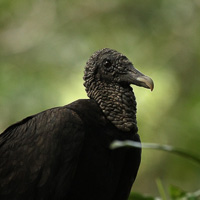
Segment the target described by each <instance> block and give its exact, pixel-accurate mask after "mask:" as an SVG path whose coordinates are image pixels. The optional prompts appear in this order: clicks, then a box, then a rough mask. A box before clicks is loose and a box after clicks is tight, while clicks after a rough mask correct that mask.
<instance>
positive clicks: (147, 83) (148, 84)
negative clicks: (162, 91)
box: [136, 75, 154, 91]
mask: <svg viewBox="0 0 200 200" xmlns="http://www.w3.org/2000/svg"><path fill="white" fill-rule="evenodd" d="M136 80H137V81H138V83H139V85H138V86H142V87H145V88H149V89H150V90H151V91H153V88H154V83H153V80H152V79H151V78H150V77H148V76H145V75H143V76H139V77H138V78H136Z"/></svg>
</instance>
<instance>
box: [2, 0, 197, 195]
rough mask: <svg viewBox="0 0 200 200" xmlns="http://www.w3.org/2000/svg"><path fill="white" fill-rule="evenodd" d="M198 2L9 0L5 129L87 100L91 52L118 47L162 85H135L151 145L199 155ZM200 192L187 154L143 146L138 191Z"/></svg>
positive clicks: (5, 4)
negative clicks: (170, 188)
mask: <svg viewBox="0 0 200 200" xmlns="http://www.w3.org/2000/svg"><path fill="white" fill-rule="evenodd" d="M199 39H200V1H199V0H177V1H174V0H151V1H149V0H110V1H107V0H102V1H97V0H95V1H92V0H84V1H82V0H68V1H64V0H29V1H27V0H18V1H12V0H0V113H1V115H0V132H2V131H3V130H4V129H5V128H6V127H7V126H9V125H10V124H12V123H14V122H16V121H18V120H21V119H22V118H24V117H26V116H28V115H31V114H35V113H37V112H40V111H42V110H45V109H48V108H51V107H55V106H61V105H65V104H68V103H70V102H72V101H74V100H76V99H79V98H87V96H86V93H85V90H84V87H83V80H82V76H83V70H84V66H85V63H86V61H87V59H88V58H89V56H90V55H91V54H92V53H93V52H94V51H96V50H98V49H101V48H104V47H109V48H113V49H116V50H118V51H119V52H121V53H123V54H125V55H126V56H127V57H128V58H129V59H130V60H131V61H132V62H133V63H134V65H135V67H136V68H137V69H139V70H140V71H141V72H143V73H144V74H146V75H148V76H150V77H151V78H152V79H153V80H154V83H155V90H154V91H153V92H150V91H149V90H146V89H143V88H137V87H135V86H133V88H134V91H135V95H136V98H137V103H138V115H137V119H138V126H139V134H140V136H141V139H142V141H143V142H155V143H161V144H169V145H172V146H175V147H179V148H182V149H185V150H186V151H188V152H190V153H193V154H196V155H198V156H199V155H200V133H199V132H200V78H199V75H200V40H199ZM157 178H160V179H161V181H162V182H163V184H164V185H165V186H166V187H167V186H168V185H169V184H174V185H177V186H179V187H181V188H182V189H184V190H186V191H191V192H192V191H195V190H197V189H199V188H200V168H199V166H198V165H197V164H195V163H193V162H192V161H189V160H187V159H185V158H180V157H178V156H175V155H172V154H168V153H165V152H159V151H155V150H143V157H142V163H141V167H140V170H139V174H138V177H137V180H136V182H135V184H134V186H133V190H134V191H136V192H140V193H143V194H151V195H155V196H156V195H158V190H157V186H156V181H155V180H156V179H157Z"/></svg>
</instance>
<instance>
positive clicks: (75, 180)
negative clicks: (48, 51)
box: [0, 49, 141, 200]
mask: <svg viewBox="0 0 200 200" xmlns="http://www.w3.org/2000/svg"><path fill="white" fill-rule="evenodd" d="M106 57H108V59H107V60H109V62H108V61H106V63H105V58H106ZM127 65H130V62H129V61H128V59H127V58H126V57H125V56H123V55H122V54H119V53H118V52H116V51H114V50H110V49H103V50H101V51H98V52H96V53H95V54H94V55H92V57H91V58H90V59H89V61H88V63H87V65H86V68H85V75H84V80H85V83H84V85H85V86H86V91H87V92H88V96H89V97H91V99H83V100H77V101H75V102H73V103H71V104H69V105H66V106H64V107H57V108H52V109H49V110H46V111H43V112H41V113H39V114H36V115H32V116H30V117H27V118H25V119H24V120H22V121H20V122H18V123H16V124H13V125H11V126H10V127H8V128H7V129H6V130H5V131H4V132H3V133H2V134H1V135H0V199H1V200H3V199H6V200H7V199H20V200H21V199H26V200H29V199H30V200H31V199H33V200H36V199H37V200H40V199H41V200H42V199H43V200H47V199H48V200H49V199H56V200H57V199H66V200H78V199H86V200H94V199H95V200H125V199H127V198H128V195H129V193H130V190H131V186H132V184H133V182H134V180H135V177H136V174H137V171H138V168H139V164H140V155H141V151H140V149H133V148H121V149H117V150H111V149H109V145H110V143H111V142H112V141H113V140H115V139H118V140H127V139H130V140H134V141H140V139H139V136H138V134H137V125H136V116H135V115H136V102H135V97H134V94H133V91H132V89H131V88H130V86H129V85H128V84H127V85H124V83H123V84H121V83H120V81H119V80H120V73H121V71H122V68H123V67H124V72H126V71H127V70H126V66H127ZM103 67H106V68H107V69H104V68H103ZM108 68H109V70H108ZM123 82H124V81H123Z"/></svg>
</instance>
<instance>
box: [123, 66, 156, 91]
mask: <svg viewBox="0 0 200 200" xmlns="http://www.w3.org/2000/svg"><path fill="white" fill-rule="evenodd" d="M122 79H123V81H125V82H128V83H129V84H134V85H137V86H141V87H144V88H148V89H150V90H151V91H152V90H153V88H154V83H153V80H152V79H151V78H150V77H148V76H145V75H144V74H142V73H141V72H140V71H138V70H137V69H135V68H134V67H133V66H130V67H129V70H128V72H127V73H126V74H124V77H123V78H122Z"/></svg>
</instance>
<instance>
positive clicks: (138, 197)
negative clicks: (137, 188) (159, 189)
mask: <svg viewBox="0 0 200 200" xmlns="http://www.w3.org/2000/svg"><path fill="white" fill-rule="evenodd" d="M155 199H157V198H154V197H150V196H145V195H143V194H140V193H135V192H134V193H131V194H130V196H129V198H128V200H155Z"/></svg>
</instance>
